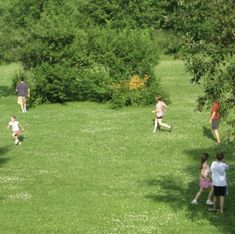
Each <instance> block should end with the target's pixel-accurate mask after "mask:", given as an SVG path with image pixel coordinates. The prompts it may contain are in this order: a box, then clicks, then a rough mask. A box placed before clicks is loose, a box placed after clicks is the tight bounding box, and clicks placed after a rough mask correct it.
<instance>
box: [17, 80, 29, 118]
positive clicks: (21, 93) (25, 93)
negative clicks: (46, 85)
mask: <svg viewBox="0 0 235 234" xmlns="http://www.w3.org/2000/svg"><path fill="white" fill-rule="evenodd" d="M16 93H17V94H18V98H17V103H18V104H19V105H20V107H21V110H22V112H23V113H24V112H27V97H28V98H29V97H30V89H29V88H28V85H27V84H26V83H25V82H24V79H23V78H21V81H20V82H19V83H18V84H17V86H16Z"/></svg>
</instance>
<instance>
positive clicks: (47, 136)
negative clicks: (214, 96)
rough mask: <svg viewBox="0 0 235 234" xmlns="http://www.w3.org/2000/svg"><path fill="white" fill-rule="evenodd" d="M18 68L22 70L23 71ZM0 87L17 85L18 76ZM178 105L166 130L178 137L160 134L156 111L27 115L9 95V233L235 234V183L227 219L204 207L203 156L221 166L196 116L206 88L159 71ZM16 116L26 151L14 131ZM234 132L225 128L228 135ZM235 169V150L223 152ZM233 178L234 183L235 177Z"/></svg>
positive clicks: (56, 108) (37, 111)
mask: <svg viewBox="0 0 235 234" xmlns="http://www.w3.org/2000/svg"><path fill="white" fill-rule="evenodd" d="M14 66H15V65H14ZM14 66H13V67H6V66H4V67H0V74H3V73H4V72H3V71H6V70H7V71H8V72H5V73H4V74H6V75H5V76H4V79H3V80H1V83H0V86H5V85H9V84H10V81H9V79H10V77H11V76H12V75H13V72H12V71H13V70H14V69H15V67H14ZM156 74H157V75H158V76H159V77H160V78H161V81H162V85H163V87H164V88H165V89H166V90H167V91H168V92H169V94H170V98H171V102H172V103H171V104H170V105H169V107H168V111H167V113H166V116H165V118H164V121H165V122H167V123H170V124H172V125H173V132H171V133H170V132H168V131H164V130H161V131H158V132H156V134H153V133H152V122H151V120H152V117H153V116H152V113H151V110H152V109H153V108H154V105H153V106H152V107H133V108H123V109H121V110H118V111H116V110H112V109H110V107H109V105H103V104H102V105H101V104H96V103H89V102H83V103H68V104H66V105H60V104H53V105H42V106H37V107H36V108H32V109H30V110H29V112H28V113H26V114H22V113H21V112H20V110H19V107H18V106H17V104H16V97H15V96H12V95H10V96H1V99H0V101H1V106H0V110H1V118H0V132H1V135H0V138H1V140H0V206H1V212H0V233H3V234H5V233H6V234H8V233H17V234H18V233H20V234H21V233H22V234H27V233H29V234H31V233H92V234H93V233H107V234H109V233H123V234H125V233H163V234H165V233H180V234H181V233H195V234H196V233H207V234H208V233H213V234H214V233H218V234H219V233H233V232H234V231H235V230H234V225H233V224H234V212H233V211H234V208H235V204H234V201H235V200H234V196H233V195H232V193H233V192H232V191H234V188H235V187H234V183H231V184H230V191H231V195H230V196H228V197H226V201H225V206H226V207H225V208H226V210H225V214H224V216H221V215H219V214H214V213H209V212H208V211H207V207H206V206H205V205H204V201H205V199H206V195H204V196H203V197H202V199H201V201H200V204H199V205H198V206H197V207H194V206H191V204H190V202H191V199H192V198H193V196H194V195H195V192H196V191H197V189H198V187H197V183H198V173H199V172H198V166H199V156H200V153H202V152H204V151H207V152H209V153H210V154H211V158H210V161H212V160H213V159H214V154H215V152H216V150H217V148H216V146H215V144H214V140H213V139H212V138H211V136H210V130H209V124H208V120H209V111H206V110H205V111H204V112H203V113H199V112H195V111H194V109H195V101H196V98H197V95H198V93H200V92H201V90H200V87H198V86H192V85H191V84H190V82H189V78H190V75H189V74H187V73H186V72H185V70H184V65H183V63H182V61H177V60H172V59H170V58H167V59H166V58H165V59H164V60H162V62H161V63H160V64H159V65H158V66H157V67H156ZM13 114H15V115H16V116H17V118H18V119H19V121H20V122H21V123H22V124H23V125H24V127H25V132H24V142H23V144H22V145H21V146H15V145H14V144H13V142H12V139H11V135H10V132H9V131H7V130H6V125H7V123H8V121H9V118H10V116H11V115H13ZM224 127H226V125H225V123H223V124H222V125H221V129H220V130H221V134H222V135H223V134H224V131H225V130H224ZM221 149H222V150H223V151H225V155H226V159H227V161H228V162H230V163H232V162H233V159H234V148H232V147H231V146H226V145H222V146H221ZM229 179H230V180H231V181H234V172H233V170H231V171H230V173H229Z"/></svg>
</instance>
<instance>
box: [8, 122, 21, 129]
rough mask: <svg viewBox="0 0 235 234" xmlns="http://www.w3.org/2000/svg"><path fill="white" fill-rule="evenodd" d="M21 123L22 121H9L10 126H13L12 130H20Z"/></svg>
mask: <svg viewBox="0 0 235 234" xmlns="http://www.w3.org/2000/svg"><path fill="white" fill-rule="evenodd" d="M19 125H20V123H19V122H18V121H13V122H12V121H10V122H9V126H11V129H12V132H17V131H20V128H19Z"/></svg>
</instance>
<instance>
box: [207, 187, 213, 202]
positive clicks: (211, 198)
mask: <svg viewBox="0 0 235 234" xmlns="http://www.w3.org/2000/svg"><path fill="white" fill-rule="evenodd" d="M213 194H214V190H213V187H212V188H211V190H210V192H209V194H208V198H207V200H210V201H213Z"/></svg>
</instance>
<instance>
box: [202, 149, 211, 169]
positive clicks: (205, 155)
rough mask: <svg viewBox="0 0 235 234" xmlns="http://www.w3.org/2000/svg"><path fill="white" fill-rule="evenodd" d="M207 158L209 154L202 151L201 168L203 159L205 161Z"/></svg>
mask: <svg viewBox="0 0 235 234" xmlns="http://www.w3.org/2000/svg"><path fill="white" fill-rule="evenodd" d="M208 158H209V154H208V153H203V154H202V156H201V169H202V165H203V163H204V162H205V161H207V160H208Z"/></svg>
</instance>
